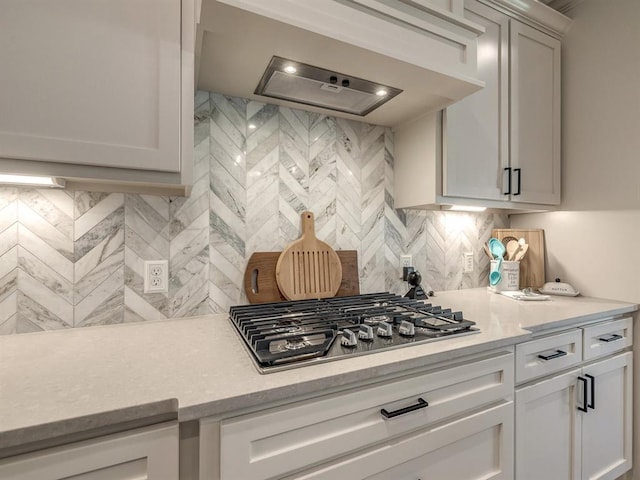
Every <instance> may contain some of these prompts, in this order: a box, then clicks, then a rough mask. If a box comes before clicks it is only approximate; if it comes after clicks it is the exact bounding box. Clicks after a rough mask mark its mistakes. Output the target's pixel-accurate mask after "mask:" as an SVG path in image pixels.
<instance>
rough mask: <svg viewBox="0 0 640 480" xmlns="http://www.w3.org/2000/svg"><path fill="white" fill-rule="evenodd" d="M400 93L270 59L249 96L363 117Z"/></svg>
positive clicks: (291, 61) (341, 74)
mask: <svg viewBox="0 0 640 480" xmlns="http://www.w3.org/2000/svg"><path fill="white" fill-rule="evenodd" d="M401 92H402V90H400V89H398V88H393V87H390V86H388V85H382V84H379V83H374V82H371V81H369V80H364V79H362V78H357V77H353V76H350V75H345V74H343V73H339V72H335V71H332V70H326V69H324V68H320V67H315V66H313V65H307V64H306V63H301V62H296V61H295V60H290V59H286V58H281V57H273V58H272V59H271V61H270V62H269V65H268V66H267V69H266V70H265V72H264V75H263V76H262V78H261V79H260V83H258V87H257V88H256V90H255V92H253V93H255V94H256V95H264V96H266V97H271V98H276V99H280V100H288V101H291V102H297V103H301V104H303V105H311V106H314V107H320V108H327V109H329V110H335V111H336V112H342V113H350V114H352V115H359V116H365V115H367V114H368V113H371V112H372V111H373V110H375V109H376V108H378V107H380V106H382V105H384V104H385V103H387V102H388V101H389V100H391V99H392V98H393V97H395V96H396V95H398V94H400V93H401Z"/></svg>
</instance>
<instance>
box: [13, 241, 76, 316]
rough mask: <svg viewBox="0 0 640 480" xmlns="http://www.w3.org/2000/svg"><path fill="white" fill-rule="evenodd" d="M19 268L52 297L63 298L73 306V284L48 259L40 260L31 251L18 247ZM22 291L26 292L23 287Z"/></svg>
mask: <svg viewBox="0 0 640 480" xmlns="http://www.w3.org/2000/svg"><path fill="white" fill-rule="evenodd" d="M18 266H19V267H20V269H21V270H22V272H24V273H26V274H27V275H29V277H31V278H33V279H34V280H36V281H37V282H38V283H39V284H41V285H42V286H44V287H46V288H47V289H48V290H49V291H50V292H51V295H55V296H58V297H61V298H62V299H64V300H65V301H66V302H67V303H69V304H73V282H72V281H70V280H68V279H67V278H65V277H64V276H62V275H60V274H59V273H58V272H57V271H56V270H55V269H54V268H52V267H51V266H50V263H49V262H47V260H46V258H38V257H36V256H35V255H33V254H32V253H31V252H30V251H29V250H27V249H25V248H22V247H18ZM21 290H22V291H23V292H24V291H25V290H24V288H23V285H21Z"/></svg>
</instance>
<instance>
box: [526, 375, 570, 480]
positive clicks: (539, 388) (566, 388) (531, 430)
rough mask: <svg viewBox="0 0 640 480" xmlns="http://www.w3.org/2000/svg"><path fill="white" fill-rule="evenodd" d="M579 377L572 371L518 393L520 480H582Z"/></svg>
mask: <svg viewBox="0 0 640 480" xmlns="http://www.w3.org/2000/svg"><path fill="white" fill-rule="evenodd" d="M579 374H580V370H579V369H576V370H572V371H570V372H567V373H565V374H563V375H558V376H556V377H553V378H550V379H548V380H544V381H542V382H540V383H536V384H535V385H532V386H529V387H524V388H520V389H519V390H516V478H517V479H518V480H527V479H529V480H540V479H542V478H547V479H567V480H579V479H580V453H581V452H580V436H581V423H580V416H579V415H578V414H579V413H580V412H579V411H578V410H577V408H576V400H577V398H576V396H577V395H576V385H577V378H578V376H579ZM579 400H580V401H582V398H581V397H580V398H579Z"/></svg>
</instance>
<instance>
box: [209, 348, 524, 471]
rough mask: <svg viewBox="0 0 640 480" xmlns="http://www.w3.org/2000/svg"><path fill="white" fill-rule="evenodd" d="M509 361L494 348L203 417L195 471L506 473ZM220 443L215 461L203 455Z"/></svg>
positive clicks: (510, 404) (510, 457) (510, 396)
mask: <svg viewBox="0 0 640 480" xmlns="http://www.w3.org/2000/svg"><path fill="white" fill-rule="evenodd" d="M513 365H514V364H513V353H512V352H511V351H505V352H497V353H494V354H490V355H486V356H484V357H481V358H477V357H476V358H473V359H470V360H469V361H468V362H461V363H459V364H457V365H455V366H453V365H452V366H449V367H447V368H439V369H436V370H429V371H425V370H422V371H417V372H414V373H412V374H407V375H405V376H403V377H399V378H392V379H386V380H384V381H383V380H381V381H380V382H379V383H376V384H373V385H366V386H361V387H358V388H353V389H350V390H347V391H341V392H336V393H334V394H329V395H324V396H321V397H316V398H312V399H310V400H303V401H299V402H294V403H291V404H288V405H285V406H280V407H275V408H271V409H267V410H262V411H260V412H257V413H251V414H246V415H240V416H237V417H233V418H228V419H223V420H221V421H219V422H217V421H214V420H208V419H204V420H202V421H201V424H200V437H201V445H200V461H201V465H200V474H201V477H202V473H203V472H207V477H206V478H207V479H208V480H211V478H221V479H223V480H237V479H247V480H248V479H251V480H258V479H263V480H266V479H283V478H291V479H294V478H299V479H306V478H314V479H315V478H318V479H319V478H327V479H329V478H331V479H342V478H353V479H356V478H363V479H364V478H372V479H403V478H407V479H409V478H416V475H423V476H425V477H426V478H434V479H438V478H442V479H448V478H455V479H456V480H464V479H476V478H477V479H479V478H484V479H496V480H497V479H510V478H513V451H512V448H513V402H512V399H513V386H514V373H513ZM217 428H219V437H218V435H217V434H216V433H217ZM207 438H210V439H212V440H211V441H210V443H209V445H206V444H205V440H204V439H207ZM217 438H219V445H218V444H217ZM218 452H219V458H220V466H219V468H216V465H215V464H213V462H210V463H212V465H206V464H204V463H203V462H207V460H208V459H217V458H218ZM209 472H215V473H209ZM218 472H219V477H217V476H216V475H217V473H218Z"/></svg>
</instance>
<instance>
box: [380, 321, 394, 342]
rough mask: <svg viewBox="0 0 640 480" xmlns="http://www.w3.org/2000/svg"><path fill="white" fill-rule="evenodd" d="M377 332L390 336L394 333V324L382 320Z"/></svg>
mask: <svg viewBox="0 0 640 480" xmlns="http://www.w3.org/2000/svg"><path fill="white" fill-rule="evenodd" d="M376 333H377V334H378V336H379V337H385V338H390V337H391V336H392V335H393V326H392V325H391V324H390V323H387V322H380V323H379V324H378V330H377V331H376Z"/></svg>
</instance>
